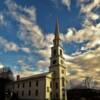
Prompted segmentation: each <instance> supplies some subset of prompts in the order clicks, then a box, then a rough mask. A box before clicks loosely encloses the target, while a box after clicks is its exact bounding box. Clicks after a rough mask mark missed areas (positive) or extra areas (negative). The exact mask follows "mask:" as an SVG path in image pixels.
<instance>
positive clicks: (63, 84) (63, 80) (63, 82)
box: [62, 77, 65, 87]
mask: <svg viewBox="0 0 100 100" xmlns="http://www.w3.org/2000/svg"><path fill="white" fill-rule="evenodd" d="M62 86H63V87H64V86H65V78H64V77H62Z"/></svg>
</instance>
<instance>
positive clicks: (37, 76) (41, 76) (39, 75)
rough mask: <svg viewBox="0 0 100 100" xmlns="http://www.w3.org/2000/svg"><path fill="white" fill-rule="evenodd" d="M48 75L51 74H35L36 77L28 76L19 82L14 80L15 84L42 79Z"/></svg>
mask: <svg viewBox="0 0 100 100" xmlns="http://www.w3.org/2000/svg"><path fill="white" fill-rule="evenodd" d="M49 74H51V72H46V73H41V74H36V75H32V76H29V77H23V78H20V79H19V80H16V81H15V82H18V81H25V80H31V79H38V78H44V77H46V76H47V75H49Z"/></svg>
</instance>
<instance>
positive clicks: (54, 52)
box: [49, 19, 67, 100]
mask: <svg viewBox="0 0 100 100" xmlns="http://www.w3.org/2000/svg"><path fill="white" fill-rule="evenodd" d="M59 34H60V32H59V22H58V19H57V21H56V27H55V37H54V40H53V47H52V48H51V58H50V67H49V71H50V72H52V73H53V74H52V77H53V80H52V99H54V100H67V98H66V67H65V64H64V62H65V59H64V51H63V47H62V43H61V38H60V35H59Z"/></svg>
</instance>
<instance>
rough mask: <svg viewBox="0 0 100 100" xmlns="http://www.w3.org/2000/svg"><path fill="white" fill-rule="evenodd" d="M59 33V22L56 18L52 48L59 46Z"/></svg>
mask: <svg viewBox="0 0 100 100" xmlns="http://www.w3.org/2000/svg"><path fill="white" fill-rule="evenodd" d="M59 34H60V31H59V21H58V18H57V20H56V27H55V37H54V40H53V43H54V46H59V45H60V35H59Z"/></svg>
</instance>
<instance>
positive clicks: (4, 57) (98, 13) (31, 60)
mask: <svg viewBox="0 0 100 100" xmlns="http://www.w3.org/2000/svg"><path fill="white" fill-rule="evenodd" d="M57 16H58V17H59V23H60V32H61V38H62V42H63V47H64V50H65V57H66V67H67V75H68V78H69V80H70V79H71V80H72V81H75V80H83V79H84V77H87V76H90V77H92V78H93V79H94V80H95V81H96V84H97V83H99V82H100V78H99V76H100V0H0V68H2V67H4V66H6V67H10V68H11V69H12V70H13V72H14V74H15V75H16V74H21V76H28V75H31V74H36V73H40V72H45V71H48V66H49V57H50V47H51V46H52V40H53V37H54V29H55V21H56V17H57Z"/></svg>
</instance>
